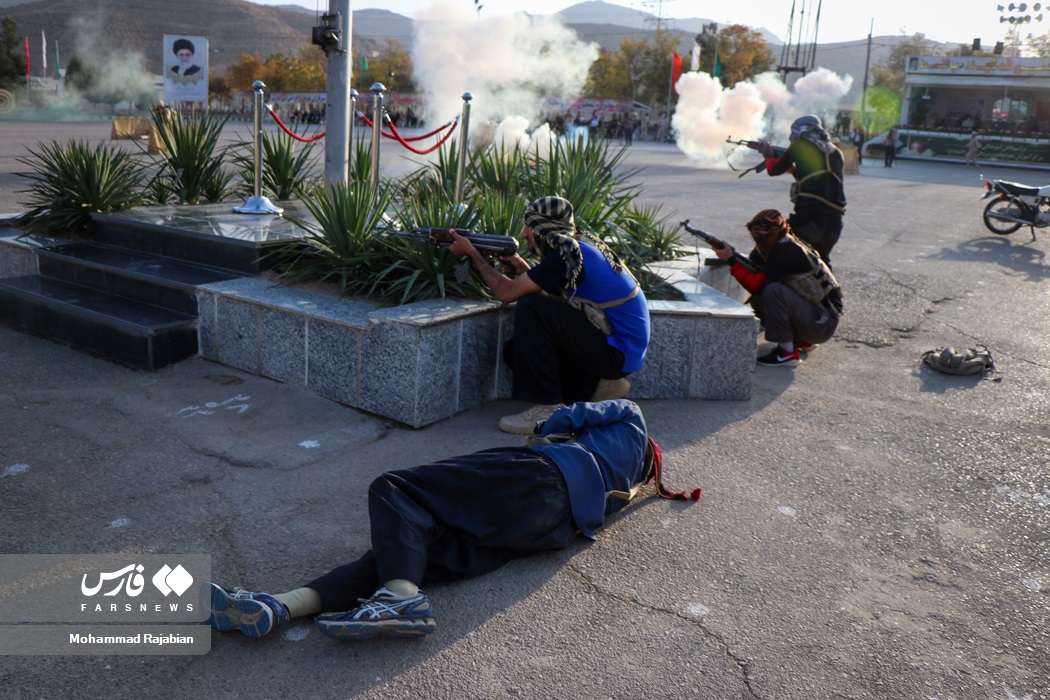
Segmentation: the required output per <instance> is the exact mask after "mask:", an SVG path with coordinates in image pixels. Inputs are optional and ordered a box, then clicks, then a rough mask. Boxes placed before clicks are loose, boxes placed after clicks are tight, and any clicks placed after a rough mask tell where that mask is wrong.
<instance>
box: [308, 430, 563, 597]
mask: <svg viewBox="0 0 1050 700" xmlns="http://www.w3.org/2000/svg"><path fill="white" fill-rule="evenodd" d="M368 519H369V524H370V527H371V534H372V549H370V550H369V551H368V552H366V553H365V555H364V556H362V557H361V558H360V559H358V560H357V561H355V562H351V563H349V564H344V565H343V566H340V567H338V568H336V569H333V570H332V571H330V572H328V573H327V574H324V575H323V576H320V577H319V578H317V579H314V580H313V581H311V582H310V583H307V584H306V587H307V588H312V589H314V590H315V591H317V592H318V593H319V594H320V596H321V610H322V612H342V611H344V610H352V609H353V608H355V607H357V605H358V600H359V599H361V598H368V597H370V596H371V595H372V594H373V593H374V592H375V591H376V589H377V588H379V586H380V585H382V584H383V583H385V582H387V581H390V580H392V579H396V578H401V579H407V580H409V581H413V582H415V583H417V584H419V585H426V584H428V583H431V582H446V581H454V580H457V579H464V578H470V577H473V576H480V575H481V574H485V573H488V572H490V571H494V570H495V569H498V568H499V567H501V566H503V565H504V564H506V563H507V562H508V561H510V560H512V559H516V558H518V557H522V556H526V555H528V554H530V553H533V552H538V551H545V550H555V549H563V548H565V547H567V546H568V545H569V544H570V543H571V542H572V541H573V540H574V539H575V538H576V525H575V523H574V522H573V519H572V510H571V509H570V506H569V494H568V490H567V488H566V486H565V480H564V479H563V478H562V475H561V472H560V471H559V470H558V467H557V466H555V464H554V463H553V462H552V461H550V460H549V459H547V458H546V457H544V456H543V455H541V454H539V453H538V452H533V451H532V450H528V449H525V448H521V447H504V448H496V449H492V450H485V451H483V452H477V453H474V454H472V455H464V456H461V457H451V458H449V459H446V460H441V461H439V462H434V463H432V464H425V465H421V466H418V467H412V468H411V469H400V470H397V471H392V472H387V473H385V474H382V475H381V476H379V477H378V478H376V480H375V481H373V482H372V485H371V486H370V487H369V489H368Z"/></svg>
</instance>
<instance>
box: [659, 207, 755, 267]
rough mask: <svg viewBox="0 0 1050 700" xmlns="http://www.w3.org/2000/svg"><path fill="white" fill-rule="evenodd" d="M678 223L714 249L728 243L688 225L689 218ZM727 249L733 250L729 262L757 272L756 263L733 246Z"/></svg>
mask: <svg viewBox="0 0 1050 700" xmlns="http://www.w3.org/2000/svg"><path fill="white" fill-rule="evenodd" d="M678 225H679V226H681V227H682V228H684V229H685V230H686V231H688V232H689V233H691V234H693V235H694V236H696V237H697V238H699V239H701V240H702V241H703V242H704V243H706V244H708V245H709V246H711V247H712V248H714V249H716V250H718V249H721V248H722V246H723V245H729V244H728V243H726V242H724V241H722V240H720V239H719V238H718V237H717V236H712V235H711V234H710V233H708V232H707V231H703V230H701V229H698V228H693V227H692V226H690V225H689V219H686V220H685V221H683V222H681V223H679V224H678ZM729 249H730V250H732V251H733V257H731V258H730V259H729V260H728V262H729V264H733V263H740V264H741V265H743V266H744V267H746V268H747V269H748V270H750V271H751V272H758V265H756V264H755V263H754V261H752V260H751V259H749V258H745V257H744V256H743V255H741V254H740V253H738V252H736V249H735V248H733V246H729Z"/></svg>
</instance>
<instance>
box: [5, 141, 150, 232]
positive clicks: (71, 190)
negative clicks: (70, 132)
mask: <svg viewBox="0 0 1050 700" xmlns="http://www.w3.org/2000/svg"><path fill="white" fill-rule="evenodd" d="M27 150H28V151H29V156H28V157H23V158H18V162H19V163H22V164H23V165H26V166H28V167H29V168H31V169H32V171H31V172H23V173H17V174H18V175H19V176H21V177H24V178H27V179H28V180H30V181H31V183H32V184H30V186H29V189H28V190H23V191H25V192H28V193H29V197H28V199H27V201H26V204H27V205H28V206H29V207H32V209H30V211H28V212H26V213H25V214H23V215H22V217H21V221H22V222H24V225H25V226H27V227H28V228H30V229H32V230H35V231H45V232H50V233H56V234H60V235H83V234H88V233H90V231H91V214H93V213H105V212H113V211H119V210H121V209H128V208H130V207H133V206H136V205H138V204H141V203H142V192H141V180H142V174H143V164H142V163H141V162H139V160H137V159H136V157H135V156H134V155H133V154H130V153H127V152H125V151H121V150H118V149H116V148H113V147H112V146H109V145H107V144H101V143H100V144H98V145H95V146H91V145H88V144H87V143H85V142H83V141H69V142H68V143H66V144H59V143H54V142H52V143H50V144H44V143H41V144H38V145H37V148H36V150H34V149H33V148H28V149H27Z"/></svg>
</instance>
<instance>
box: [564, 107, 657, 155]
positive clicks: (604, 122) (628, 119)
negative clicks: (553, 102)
mask: <svg viewBox="0 0 1050 700" xmlns="http://www.w3.org/2000/svg"><path fill="white" fill-rule="evenodd" d="M546 121H547V123H548V124H550V127H551V130H552V131H553V132H554V133H556V134H557V135H558V136H565V135H572V134H576V133H579V130H581V129H582V130H586V133H587V136H588V138H592V139H607V140H610V141H619V142H621V143H623V144H624V145H627V146H630V145H631V144H632V143H633V142H634V141H635V140H639V141H670V140H671V138H670V137H671V120H670V118H669V117H668V116H667V114H666V113H665V112H660V113H659V114H658V116H657V117H656V118H654V117H653V115H652V113H651V112H650V111H645V112H642V113H639V112H635V111H632V112H623V113H619V112H615V113H612V114H606V113H605V112H603V111H602V110H599V109H596V110H593V111H592V112H590V113H589V114H584V112H583V111H582V110H577V111H576V112H573V111H572V110H567V111H566V112H564V113H557V114H548V115H547V116H546Z"/></svg>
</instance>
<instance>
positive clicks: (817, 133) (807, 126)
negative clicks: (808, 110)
mask: <svg viewBox="0 0 1050 700" xmlns="http://www.w3.org/2000/svg"><path fill="white" fill-rule="evenodd" d="M799 139H802V140H803V141H809V142H810V143H812V144H813V145H814V146H816V147H817V148H819V149H820V150H821V151H824V152H825V153H830V152H831V151H833V150H834V149H835V145H834V144H833V143H831V134H829V133H828V132H827V131H826V130H825V129H824V125H823V124H821V122H820V117H818V116H817V115H815V114H806V115H804V116H801V117H799V118H798V119H796V120H795V121H793V122H791V136H789V137H788V140H789V141H798V140H799Z"/></svg>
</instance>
